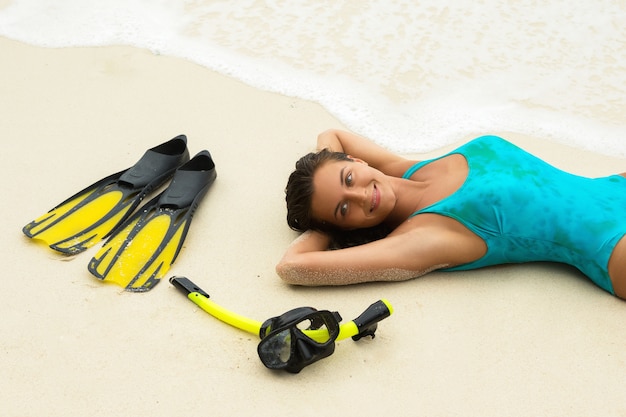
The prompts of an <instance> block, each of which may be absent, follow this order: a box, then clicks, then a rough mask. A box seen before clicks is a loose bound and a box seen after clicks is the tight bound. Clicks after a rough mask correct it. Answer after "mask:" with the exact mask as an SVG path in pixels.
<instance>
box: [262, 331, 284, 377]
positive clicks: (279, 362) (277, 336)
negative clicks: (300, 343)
mask: <svg viewBox="0 0 626 417" xmlns="http://www.w3.org/2000/svg"><path fill="white" fill-rule="evenodd" d="M291 340H292V338H291V330H290V329H285V330H283V331H280V332H278V333H274V334H272V335H269V336H268V337H266V338H265V339H263V341H262V342H261V344H260V345H259V357H260V358H261V360H262V361H263V363H264V364H265V366H267V367H268V368H282V367H283V366H285V365H286V364H287V363H288V362H289V359H290V358H291Z"/></svg>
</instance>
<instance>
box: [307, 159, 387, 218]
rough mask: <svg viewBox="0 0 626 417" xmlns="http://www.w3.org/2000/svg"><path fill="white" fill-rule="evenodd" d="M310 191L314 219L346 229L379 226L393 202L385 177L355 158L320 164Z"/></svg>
mask: <svg viewBox="0 0 626 417" xmlns="http://www.w3.org/2000/svg"><path fill="white" fill-rule="evenodd" d="M313 189H314V190H315V191H314V192H313V196H312V199H311V210H312V214H313V217H315V218H316V219H317V220H319V221H323V222H326V223H329V224H332V225H335V226H337V227H339V228H341V229H346V230H349V229H358V228H365V227H371V226H376V225H378V224H380V223H382V222H383V221H384V220H385V219H386V218H387V216H389V214H390V213H391V211H392V210H393V208H394V206H395V202H396V197H395V193H394V191H393V189H392V187H391V185H390V183H389V180H388V177H387V176H386V175H385V174H383V173H382V172H380V171H378V170H377V169H374V168H371V167H370V166H368V165H367V164H366V163H365V162H363V161H361V160H358V159H355V160H354V161H328V162H326V163H324V164H322V165H321V166H319V167H318V168H317V170H316V171H315V174H314V175H313Z"/></svg>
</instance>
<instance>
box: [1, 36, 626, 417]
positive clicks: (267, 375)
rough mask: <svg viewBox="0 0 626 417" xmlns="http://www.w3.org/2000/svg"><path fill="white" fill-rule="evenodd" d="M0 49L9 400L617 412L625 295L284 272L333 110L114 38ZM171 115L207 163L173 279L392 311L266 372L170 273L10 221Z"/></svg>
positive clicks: (230, 293) (236, 333)
mask: <svg viewBox="0 0 626 417" xmlns="http://www.w3.org/2000/svg"><path fill="white" fill-rule="evenodd" d="M0 51H1V52H2V56H3V57H4V59H3V64H2V66H0V75H1V77H2V80H3V82H2V83H1V84H0V97H2V98H1V99H0V111H1V114H2V117H1V118H0V135H1V137H2V141H3V143H4V144H5V145H4V151H3V152H2V153H1V154H0V158H1V164H0V166H1V167H2V168H1V169H2V177H1V178H2V179H1V180H0V181H2V190H4V192H5V197H4V198H3V201H2V214H3V215H2V216H1V217H0V218H1V221H2V230H3V231H4V232H5V236H4V238H3V239H2V240H0V245H1V250H2V253H3V260H4V261H5V268H4V269H5V271H4V273H3V277H4V279H3V284H2V291H1V292H0V317H1V318H2V319H1V320H0V369H1V370H2V371H1V372H2V373H1V377H0V408H1V409H2V413H1V414H2V415H3V416H7V417H17V416H20V417H21V416H37V417H41V416H47V417H54V416H63V417H72V416H80V417H85V416H137V417H139V416H150V417H158V416H183V415H184V416H208V415H219V416H227V415H257V416H277V415H288V414H289V415H291V414H295V413H297V414H298V415H322V414H324V415H337V416H339V415H380V414H383V413H384V414H385V415H398V416H410V415H415V416H431V417H432V416H481V417H485V416H525V417H526V416H531V415H541V416H568V417H573V416H591V415H597V416H625V415H626V396H625V395H624V388H625V387H626V348H625V347H626V327H625V326H624V323H625V322H626V303H625V302H623V301H620V300H618V299H617V298H615V297H612V296H610V295H608V294H607V293H605V292H603V291H602V290H600V289H598V288H597V287H595V286H594V285H593V284H592V283H591V282H590V281H588V280H587V279H586V278H585V277H583V276H582V275H581V274H580V273H578V272H576V271H574V270H573V269H571V268H568V267H564V266H559V265H553V264H529V265H518V266H504V267H495V268H490V269H485V270H479V271H471V272H456V273H432V274H429V275H428V276H425V277H422V278H419V279H415V280H411V281H406V282H401V283H375V284H367V285H356V286H347V287H333V288H302V287H293V286H289V285H287V284H285V283H283V282H282V281H281V280H280V279H279V278H278V276H277V275H276V273H275V271H274V266H275V264H276V262H277V261H278V260H279V259H280V257H281V255H282V253H283V251H284V250H285V248H286V247H287V245H288V244H289V243H290V242H291V240H292V239H294V238H295V237H296V234H295V233H294V232H292V231H291V230H289V229H288V227H287V226H286V223H285V208H284V199H283V189H284V186H285V182H286V178H287V175H288V174H289V172H291V170H292V167H293V164H294V162H295V160H296V159H297V157H299V156H300V155H301V154H304V153H305V152H308V151H309V150H311V149H312V148H313V146H314V139H315V137H316V135H317V133H318V132H320V131H322V130H324V129H326V128H330V127H336V128H343V126H342V124H341V123H340V122H339V121H338V120H336V119H335V118H333V117H332V116H331V115H330V114H328V113H327V112H326V111H325V110H324V109H323V108H322V107H320V106H319V105H317V104H315V103H311V102H307V101H303V100H299V99H295V98H291V97H285V96H281V95H277V94H272V93H268V92H264V91H259V90H257V89H254V88H251V87H249V86H246V85H244V84H242V83H240V82H238V81H235V80H232V79H229V78H227V77H224V76H222V75H219V74H216V73H213V72H211V71H209V70H207V69H205V68H202V67H200V66H197V65H194V64H192V63H190V62H186V61H184V60H180V59H174V58H169V57H166V56H158V55H153V54H152V53H150V52H148V51H144V50H140V49H134V48H129V47H106V48H71V49H43V48H36V47H32V46H27V45H24V44H21V43H18V42H14V41H10V40H6V39H2V38H0ZM529 123H532V121H529ZM180 133H185V134H186V135H187V136H188V137H189V146H190V150H191V152H192V153H195V152H197V151H199V150H201V149H204V148H206V149H209V150H210V151H211V153H212V154H213V156H214V159H215V162H216V165H217V171H218V178H217V181H216V182H215V184H214V185H213V187H212V189H211V190H210V192H209V193H208V195H207V196H206V199H205V200H204V202H203V204H202V205H201V207H200V209H199V210H198V212H197V214H196V216H195V217H194V221H193V225H192V228H191V231H190V233H189V236H188V238H187V240H186V242H185V247H184V249H183V251H182V252H181V255H180V257H179V258H178V260H177V262H176V264H174V266H173V267H172V268H171V270H170V272H169V274H168V277H169V276H171V275H183V276H187V277H189V278H191V279H192V280H193V281H194V282H195V283H196V284H198V285H200V286H201V287H202V288H203V289H204V290H206V291H207V292H209V293H210V294H211V297H212V299H213V300H214V301H216V302H217V303H219V304H221V305H223V306H224V307H227V308H229V309H231V310H233V311H235V312H237V313H240V314H243V315H245V316H249V317H251V318H254V319H256V320H261V321H262V320H265V319H266V318H268V317H271V316H275V315H278V314H280V313H282V312H284V311H286V310H288V309H291V308H293V307H298V306H303V305H310V306H314V307H316V308H318V309H331V310H338V311H339V312H340V313H341V314H342V315H343V317H344V318H346V319H348V318H352V317H355V316H356V315H358V314H359V313H360V312H361V311H362V310H363V309H364V308H365V307H367V306H368V305H369V304H371V303H372V302H374V301H376V300H378V299H380V298H386V299H388V300H389V301H390V302H391V304H392V305H393V306H394V308H395V313H394V315H393V316H391V317H390V318H389V319H387V320H385V321H384V322H382V323H381V324H380V326H379V329H378V332H377V337H376V338H375V339H374V340H362V341H360V342H357V343H355V342H352V341H351V340H344V341H341V342H338V343H337V348H336V351H335V353H334V355H333V356H331V357H329V358H328V359H325V360H323V361H321V362H319V363H317V364H315V365H313V366H310V367H308V368H305V369H304V370H303V371H302V372H301V373H300V374H297V375H290V374H286V373H275V372H272V371H269V370H267V369H265V368H264V367H263V365H262V364H261V362H260V361H259V360H258V357H257V354H256V346H257V343H258V338H256V337H255V336H253V335H250V334H247V333H244V332H242V331H240V330H237V329H235V328H232V327H230V326H228V325H225V324H223V323H221V322H219V321H218V320H216V319H215V318H213V317H211V316H209V315H208V314H206V313H204V312H203V311H201V310H199V309H198V308H197V307H196V306H195V305H194V304H192V303H191V302H189V301H188V300H187V299H186V298H185V297H183V296H182V295H181V294H180V293H179V292H177V291H176V289H174V288H173V287H172V286H171V285H170V284H169V283H168V282H167V281H166V280H163V282H162V283H161V284H159V285H158V286H157V287H156V288H154V289H153V290H152V291H150V292H148V293H144V294H133V293H128V292H124V291H123V290H122V289H121V288H120V287H117V286H113V285H103V284H102V283H101V282H100V281H98V280H96V279H94V278H93V277H92V276H91V275H90V274H89V273H88V272H87V268H86V265H87V262H88V260H89V259H90V258H91V256H93V254H94V253H95V252H96V251H97V249H98V247H99V245H98V246H96V247H94V248H91V249H90V250H89V251H87V253H83V254H81V255H78V256H76V257H71V258H66V257H63V256H60V255H57V254H56V253H54V252H53V251H51V250H49V249H48V248H46V247H44V246H42V245H39V244H36V243H35V242H33V241H31V240H29V239H27V238H25V237H24V236H23V235H22V233H21V231H20V229H21V228H22V226H23V225H25V224H26V223H28V222H29V221H31V220H32V219H34V218H35V217H37V216H39V215H40V214H41V213H43V212H44V211H46V210H48V209H50V208H51V207H52V206H54V205H55V204H56V203H58V202H60V201H61V200H63V199H64V198H66V197H67V196H69V195H71V194H72V193H74V192H75V191H77V190H79V189H81V188H82V187H84V186H86V185H88V184H89V183H91V182H93V181H94V180H96V179H99V178H101V177H103V176H105V175H107V174H110V173H112V172H114V171H117V170H120V169H124V168H126V167H128V166H130V165H132V164H133V163H134V162H135V161H136V160H137V159H138V158H139V157H140V156H141V155H142V154H143V152H144V151H145V149H147V148H149V147H152V146H154V145H156V144H158V143H161V142H163V141H165V140H167V139H170V138H171V137H173V136H176V135H178V134H180ZM485 133H499V134H502V135H503V136H505V137H507V138H508V139H510V140H511V141H513V142H514V143H516V144H518V145H520V146H522V147H525V148H526V149H528V150H530V151H532V152H534V153H536V154H537V155H539V156H541V157H543V158H545V159H546V160H548V161H549V162H552V163H553V164H555V165H557V166H559V167H561V168H564V169H567V170H570V171H572V172H576V173H579V174H583V175H591V176H600V175H605V174H610V173H614V172H623V171H626V159H619V158H611V157H608V156H603V155H600V154H592V153H588V152H583V151H580V150H576V149H573V148H568V147H565V146H563V145H557V144H550V143H546V142H545V141H542V140H541V138H532V137H526V136H520V135H516V134H509V133H506V132H485ZM467 139H469V137H467V138H459V142H462V141H465V140H467ZM445 150H446V149H442V150H437V151H436V152H433V153H432V154H427V155H420V156H419V157H423V158H426V157H428V156H434V155H438V154H440V153H441V152H444V151H445Z"/></svg>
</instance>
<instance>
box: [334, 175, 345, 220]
mask: <svg viewBox="0 0 626 417" xmlns="http://www.w3.org/2000/svg"><path fill="white" fill-rule="evenodd" d="M345 170H346V167H343V168H341V171H339V182H340V183H341V187H342V188H343V172H344V171H345ZM339 207H341V201H340V202H339V203H337V206H336V207H335V213H334V215H335V219H336V218H337V212H338V211H339Z"/></svg>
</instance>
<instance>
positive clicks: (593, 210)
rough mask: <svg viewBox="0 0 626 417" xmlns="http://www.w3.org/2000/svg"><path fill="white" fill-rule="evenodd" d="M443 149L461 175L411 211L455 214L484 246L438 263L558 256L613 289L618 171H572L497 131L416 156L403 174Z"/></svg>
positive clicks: (619, 233)
mask: <svg viewBox="0 0 626 417" xmlns="http://www.w3.org/2000/svg"><path fill="white" fill-rule="evenodd" d="M451 154H459V155H462V156H463V157H464V158H465V160H466V161H467V164H468V168H469V172H468V175H467V178H466V180H465V182H464V183H463V185H461V187H460V188H459V189H458V190H456V191H455V192H454V193H453V194H451V195H450V196H448V197H446V198H444V199H442V200H440V201H438V202H436V203H434V204H432V205H430V206H428V207H425V208H423V209H421V210H418V211H416V212H415V213H413V216H415V215H419V214H421V213H435V214H439V215H442V216H447V217H450V218H452V219H455V220H457V221H458V222H460V223H461V224H462V225H464V226H465V227H467V228H468V229H469V230H470V231H472V232H473V233H475V234H476V235H478V236H479V237H480V238H482V239H483V240H484V242H485V244H486V245H487V253H486V254H485V255H484V256H482V257H481V258H480V259H478V260H476V261H473V262H470V263H467V264H463V265H459V266H455V267H452V268H446V269H444V270H446V271H457V270H468V269H475V268H480V267H485V266H490V265H496V264H504V263H519V262H530V261H551V262H562V263H566V264H569V265H573V266H575V267H576V268H578V269H579V270H581V271H582V272H583V273H584V274H585V275H587V276H588V277H589V278H591V280H592V281H593V282H595V283H596V284H597V285H598V286H600V287H601V288H603V289H605V290H606V291H608V292H610V293H614V291H613V285H612V283H611V279H610V277H609V274H608V263H609V258H610V257H611V254H612V252H613V249H614V248H615V245H616V244H617V243H618V241H619V240H620V239H621V238H622V237H623V236H624V235H625V234H626V212H625V210H626V178H624V177H622V176H619V175H612V176H609V177H602V178H586V177H581V176H578V175H573V174H570V173H567V172H564V171H562V170H560V169H558V168H555V167H554V166H552V165H550V164H548V163H546V162H544V161H542V160H541V159H539V158H537V157H535V156H533V155H531V154H529V153H528V152H526V151H524V150H522V149H520V148H519V147H517V146H515V145H513V144H512V143H510V142H507V141H506V140H504V139H502V138H500V137H497V136H482V137H479V138H476V139H474V140H472V141H470V142H468V143H467V144H465V145H463V146H461V147H459V148H458V149H456V150H454V151H452V152H450V153H448V154H446V155H444V156H441V157H440V158H435V159H430V160H427V161H422V162H419V163H417V164H415V165H414V166H412V167H411V168H410V169H408V170H407V172H406V173H405V174H404V176H403V178H406V179H408V178H410V177H411V176H412V175H413V174H414V173H415V172H416V171H417V170H419V169H420V168H422V167H423V166H425V165H427V164H429V163H431V162H433V161H435V160H437V159H441V158H444V157H445V156H448V155H451Z"/></svg>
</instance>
